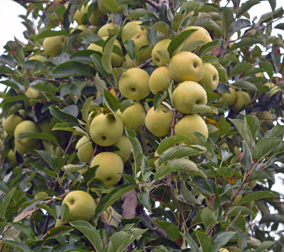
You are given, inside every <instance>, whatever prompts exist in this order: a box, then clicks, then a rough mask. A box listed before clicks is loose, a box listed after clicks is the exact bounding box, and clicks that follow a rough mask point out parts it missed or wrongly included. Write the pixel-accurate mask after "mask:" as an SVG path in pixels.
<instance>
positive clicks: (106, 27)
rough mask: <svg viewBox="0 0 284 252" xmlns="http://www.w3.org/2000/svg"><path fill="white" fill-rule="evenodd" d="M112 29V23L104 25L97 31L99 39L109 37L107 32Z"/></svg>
mask: <svg viewBox="0 0 284 252" xmlns="http://www.w3.org/2000/svg"><path fill="white" fill-rule="evenodd" d="M113 29H114V23H108V24H105V25H103V26H102V27H101V28H100V29H99V30H98V35H99V36H100V37H101V38H103V37H108V36H109V32H108V30H113Z"/></svg>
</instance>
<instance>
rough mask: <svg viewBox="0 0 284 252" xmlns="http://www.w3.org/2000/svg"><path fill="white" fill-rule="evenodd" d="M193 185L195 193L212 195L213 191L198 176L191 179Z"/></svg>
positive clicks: (205, 181)
mask: <svg viewBox="0 0 284 252" xmlns="http://www.w3.org/2000/svg"><path fill="white" fill-rule="evenodd" d="M193 183H194V184H193V185H194V187H195V188H196V190H197V191H199V192H201V193H204V194H207V195H209V194H214V190H213V189H212V188H211V187H210V185H209V183H208V181H207V180H206V179H204V178H203V177H200V176H195V177H194V178H193Z"/></svg>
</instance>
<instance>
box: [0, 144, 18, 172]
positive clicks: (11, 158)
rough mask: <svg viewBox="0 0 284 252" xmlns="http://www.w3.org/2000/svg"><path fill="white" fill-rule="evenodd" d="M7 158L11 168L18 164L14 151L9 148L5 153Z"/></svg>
mask: <svg viewBox="0 0 284 252" xmlns="http://www.w3.org/2000/svg"><path fill="white" fill-rule="evenodd" d="M1 146H2V145H1ZM7 159H8V161H9V163H10V166H11V168H14V167H16V166H17V165H18V161H17V158H16V151H14V150H10V151H9V152H8V154H7Z"/></svg>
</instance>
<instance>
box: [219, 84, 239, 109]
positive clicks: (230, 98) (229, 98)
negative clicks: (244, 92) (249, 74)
mask: <svg viewBox="0 0 284 252" xmlns="http://www.w3.org/2000/svg"><path fill="white" fill-rule="evenodd" d="M229 90H230V92H231V93H222V94H221V95H220V98H219V103H221V104H224V103H225V104H227V105H228V106H229V107H231V106H233V104H234V103H235V101H236V99H237V91H236V90H235V89H234V88H229Z"/></svg>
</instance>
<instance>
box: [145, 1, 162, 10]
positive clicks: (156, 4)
mask: <svg viewBox="0 0 284 252" xmlns="http://www.w3.org/2000/svg"><path fill="white" fill-rule="evenodd" d="M145 2H146V3H148V4H150V5H151V6H152V7H154V8H155V9H156V10H157V11H159V10H160V8H161V6H160V5H159V4H158V3H156V2H155V1H154V0H145Z"/></svg>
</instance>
